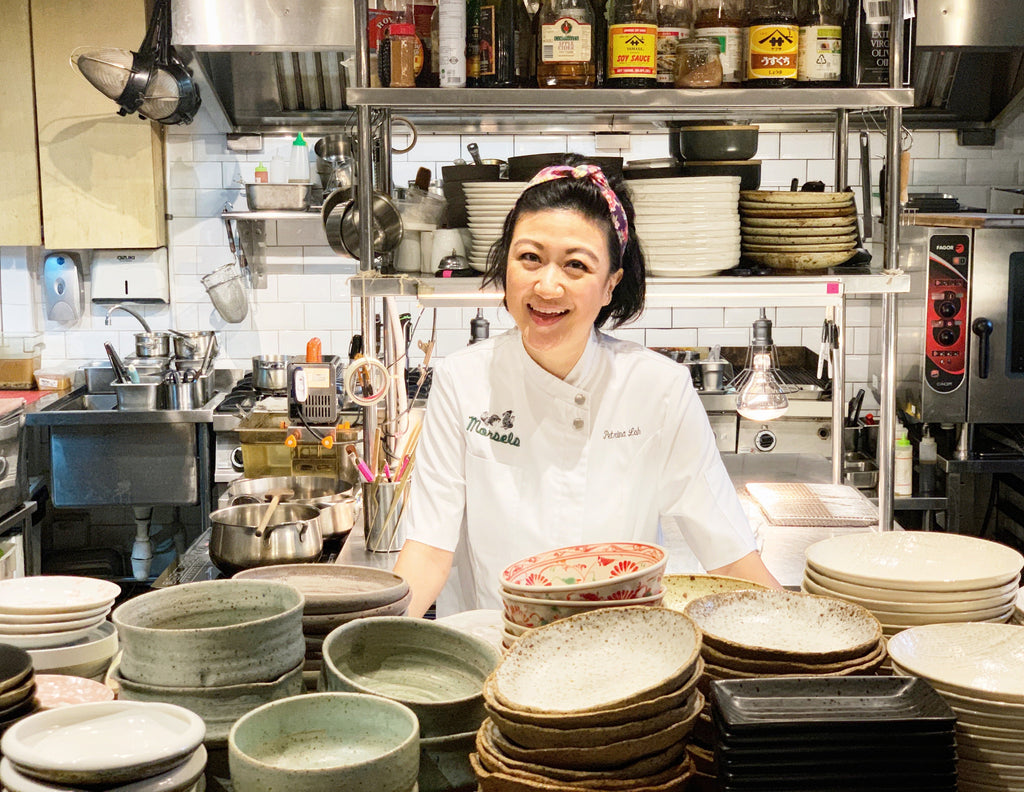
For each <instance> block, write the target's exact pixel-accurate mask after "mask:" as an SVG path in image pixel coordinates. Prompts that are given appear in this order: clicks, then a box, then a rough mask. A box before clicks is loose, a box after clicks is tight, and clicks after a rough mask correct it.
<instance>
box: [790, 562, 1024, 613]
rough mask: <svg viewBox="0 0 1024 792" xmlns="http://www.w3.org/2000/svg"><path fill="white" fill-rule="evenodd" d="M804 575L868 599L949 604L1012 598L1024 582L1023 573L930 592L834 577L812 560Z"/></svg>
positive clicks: (826, 586) (827, 585) (829, 586)
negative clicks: (980, 584)
mask: <svg viewBox="0 0 1024 792" xmlns="http://www.w3.org/2000/svg"><path fill="white" fill-rule="evenodd" d="M804 578H806V579H807V580H810V581H813V582H814V583H817V584H818V585H819V586H823V587H825V588H827V589H829V590H831V591H834V592H836V593H838V594H842V595H845V594H852V595H854V596H857V597H863V598H865V599H873V600H882V601H886V602H892V603H897V604H902V603H904V602H906V603H925V602H928V603H938V604H941V603H945V604H950V603H952V604H955V605H964V606H968V607H973V606H974V605H975V604H977V603H978V602H980V601H988V600H990V599H992V598H993V597H996V598H1001V597H1011V596H1013V594H1014V592H1016V591H1017V590H1018V588H1019V585H1020V578H1019V576H1014V577H1013V578H1011V579H1010V580H1008V581H1006V582H1004V583H1002V584H1000V585H996V586H985V587H984V588H977V589H967V588H964V589H953V590H951V591H929V590H925V589H922V590H920V591H912V590H910V589H905V588H904V589H897V588H882V587H881V586H862V585H859V584H857V583H850V582H848V581H845V580H839V579H837V578H833V577H831V576H830V575H829V574H828V573H827V572H820V571H819V570H817V569H815V568H814V566H812V564H811V563H810V562H809V561H808V562H807V566H806V567H804Z"/></svg>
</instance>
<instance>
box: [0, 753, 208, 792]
mask: <svg viewBox="0 0 1024 792" xmlns="http://www.w3.org/2000/svg"><path fill="white" fill-rule="evenodd" d="M205 769H206V748H205V746H203V745H200V746H199V747H198V748H196V750H195V751H194V752H193V753H192V755H191V756H190V757H189V758H188V759H186V760H185V761H184V762H183V763H182V764H180V765H178V766H177V767H174V768H172V769H170V770H168V771H167V772H164V773H160V774H159V775H155V776H150V777H149V778H143V779H142V780H141V781H133V782H131V783H128V784H124V785H123V786H114V787H106V788H105V789H104V790H103V792H181V791H182V790H187V789H189V788H190V787H191V786H192V785H193V784H195V783H196V782H197V781H198V780H199V778H200V777H201V776H202V774H203V771H204V770H205ZM0 784H3V786H4V788H5V789H7V790H8V791H9V792H94V791H93V790H89V789H86V788H77V787H69V786H61V785H56V784H47V783H45V782H43V781H39V780H37V779H35V778H32V777H31V776H26V775H25V774H24V773H21V772H19V771H18V769H17V768H16V767H15V766H14V765H13V764H11V762H10V760H8V759H0Z"/></svg>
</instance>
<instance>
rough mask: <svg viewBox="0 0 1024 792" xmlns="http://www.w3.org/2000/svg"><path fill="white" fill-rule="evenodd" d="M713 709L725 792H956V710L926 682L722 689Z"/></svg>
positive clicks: (852, 680) (792, 682) (865, 680)
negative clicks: (753, 791)
mask: <svg viewBox="0 0 1024 792" xmlns="http://www.w3.org/2000/svg"><path fill="white" fill-rule="evenodd" d="M711 706H712V711H713V713H714V719H715V724H716V726H717V727H718V736H717V738H716V740H715V758H716V761H717V770H718V781H719V786H718V787H717V788H718V789H719V790H721V792H734V790H735V791H736V792H739V791H740V790H749V789H766V790H767V789H771V790H784V789H807V790H817V789H822V790H823V789H829V790H849V792H854V791H855V790H864V792H943V791H944V790H948V792H955V790H956V788H957V783H956V764H957V757H956V743H955V741H954V737H953V723H954V719H953V712H952V710H950V708H949V706H947V704H946V703H945V702H944V701H943V700H942V698H940V697H939V695H938V694H937V693H936V692H935V691H934V690H933V689H932V688H931V687H929V686H928V684H927V683H926V682H924V681H922V680H920V679H911V680H907V679H896V678H893V677H844V678H842V679H827V680H826V679H820V678H790V679H758V680H737V681H731V682H715V683H714V684H713V685H712V686H711ZM960 789H961V790H963V789H964V786H963V785H962V783H961V786H960Z"/></svg>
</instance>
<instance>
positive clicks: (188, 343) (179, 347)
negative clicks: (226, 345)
mask: <svg viewBox="0 0 1024 792" xmlns="http://www.w3.org/2000/svg"><path fill="white" fill-rule="evenodd" d="M211 344H212V345H213V352H212V353H211V354H212V355H213V356H214V357H216V356H217V351H218V350H219V349H220V346H219V344H218V343H217V334H216V333H215V332H214V331H213V330H193V331H192V332H190V333H181V332H179V333H176V334H175V336H174V356H175V357H176V358H178V360H202V359H203V357H204V356H205V355H206V350H207V348H208V347H209V346H210V345H211Z"/></svg>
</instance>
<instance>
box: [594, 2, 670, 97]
mask: <svg viewBox="0 0 1024 792" xmlns="http://www.w3.org/2000/svg"><path fill="white" fill-rule="evenodd" d="M605 86H606V87H607V88H657V87H658V3H657V0H611V7H610V9H609V12H608V67H607V69H606V71H605Z"/></svg>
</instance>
